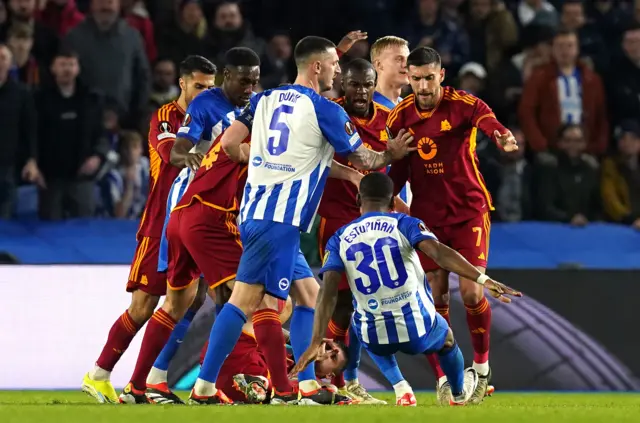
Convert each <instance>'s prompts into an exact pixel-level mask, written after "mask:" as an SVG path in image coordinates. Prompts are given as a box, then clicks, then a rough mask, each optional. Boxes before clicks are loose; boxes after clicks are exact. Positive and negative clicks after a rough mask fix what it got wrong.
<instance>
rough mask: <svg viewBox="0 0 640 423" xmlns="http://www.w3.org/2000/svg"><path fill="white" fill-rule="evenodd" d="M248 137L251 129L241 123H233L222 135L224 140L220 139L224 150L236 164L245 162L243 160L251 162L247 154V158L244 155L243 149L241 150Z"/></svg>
mask: <svg viewBox="0 0 640 423" xmlns="http://www.w3.org/2000/svg"><path fill="white" fill-rule="evenodd" d="M248 136H249V128H247V127H246V126H245V124H244V123H242V122H239V121H235V122H233V123H232V124H231V126H230V127H229V128H227V130H226V131H224V133H223V134H222V138H221V139H220V144H221V145H222V149H223V150H224V152H225V153H226V154H227V156H229V158H230V159H231V160H233V161H234V162H239V163H240V162H242V161H243V158H245V162H246V161H249V157H248V156H249V155H248V154H247V155H246V157H245V156H244V155H243V152H242V148H240V147H241V145H242V141H244V140H245V139H246V138H247V137H248Z"/></svg>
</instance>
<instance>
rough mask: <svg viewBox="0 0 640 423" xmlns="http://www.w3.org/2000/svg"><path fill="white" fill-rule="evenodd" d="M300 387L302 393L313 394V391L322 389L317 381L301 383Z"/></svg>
mask: <svg viewBox="0 0 640 423" xmlns="http://www.w3.org/2000/svg"><path fill="white" fill-rule="evenodd" d="M298 387H299V388H300V390H301V391H302V392H311V391H315V390H316V389H318V388H319V387H320V385H319V384H318V381H316V380H303V381H302V382H300V383H299V384H298Z"/></svg>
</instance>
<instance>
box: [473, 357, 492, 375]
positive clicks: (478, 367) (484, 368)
mask: <svg viewBox="0 0 640 423" xmlns="http://www.w3.org/2000/svg"><path fill="white" fill-rule="evenodd" d="M471 367H472V368H473V369H474V370H475V371H476V372H478V376H486V375H488V374H489V361H488V360H487V361H485V362H484V363H476V362H475V361H474V362H473V364H472V365H471Z"/></svg>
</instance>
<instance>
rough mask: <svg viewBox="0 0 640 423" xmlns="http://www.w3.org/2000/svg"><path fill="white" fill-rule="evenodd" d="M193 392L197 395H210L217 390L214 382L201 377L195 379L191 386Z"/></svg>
mask: <svg viewBox="0 0 640 423" xmlns="http://www.w3.org/2000/svg"><path fill="white" fill-rule="evenodd" d="M193 392H195V394H196V395H197V396H199V397H212V396H214V395H215V394H216V392H218V390H217V389H216V384H215V383H211V382H207V381H206V380H203V379H200V378H198V379H196V384H195V386H194V387H193Z"/></svg>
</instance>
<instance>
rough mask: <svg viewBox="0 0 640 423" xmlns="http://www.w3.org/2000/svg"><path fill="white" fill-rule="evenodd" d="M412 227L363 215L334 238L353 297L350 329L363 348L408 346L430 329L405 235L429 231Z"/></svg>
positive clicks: (429, 312) (423, 286)
mask: <svg viewBox="0 0 640 423" xmlns="http://www.w3.org/2000/svg"><path fill="white" fill-rule="evenodd" d="M415 222H419V221H417V219H414V218H411V217H409V216H406V215H404V214H401V213H367V214H365V215H363V216H361V217H360V218H359V219H357V220H355V221H353V222H352V223H350V224H348V225H346V226H344V227H342V228H341V229H340V230H339V231H338V232H337V233H336V236H335V237H334V238H333V239H334V240H336V239H337V240H339V246H338V248H339V251H340V257H341V259H342V263H343V264H344V270H345V272H346V275H347V279H348V281H349V285H350V288H351V292H352V293H353V298H354V308H355V314H354V317H353V324H354V328H355V330H357V331H359V332H360V333H361V335H362V339H363V341H364V342H366V343H375V344H394V343H403V342H410V341H412V340H415V339H418V338H420V337H421V336H424V335H425V334H426V333H428V332H429V330H430V328H431V324H432V322H433V319H434V316H435V306H434V305H433V298H432V296H431V291H430V288H429V286H428V283H427V279H426V275H425V273H424V271H423V270H422V267H421V265H420V260H419V258H418V255H417V253H416V251H415V249H414V245H412V243H411V241H410V240H409V238H410V237H411V235H408V232H407V231H412V230H419V231H424V232H423V233H428V230H427V229H426V228H424V227H423V228H419V229H418V228H408V226H410V225H412V224H415V225H417V224H416V223H415ZM429 234H430V233H429ZM334 248H335V247H334ZM327 259H328V257H326V258H325V262H326V261H327Z"/></svg>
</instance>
